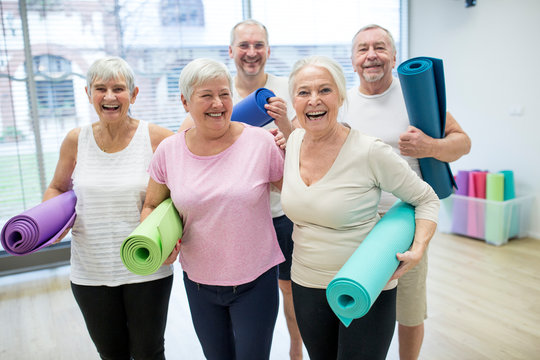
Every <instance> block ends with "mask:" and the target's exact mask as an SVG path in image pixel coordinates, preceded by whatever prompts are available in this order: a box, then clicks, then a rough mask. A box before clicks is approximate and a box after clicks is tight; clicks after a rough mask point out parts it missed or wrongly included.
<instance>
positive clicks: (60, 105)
mask: <svg viewBox="0 0 540 360" xmlns="http://www.w3.org/2000/svg"><path fill="white" fill-rule="evenodd" d="M33 63H34V64H33V65H34V76H35V78H36V93H37V99H38V109H39V117H40V118H48V117H60V118H63V117H67V116H75V114H76V112H75V97H74V95H73V80H72V79H69V78H68V79H66V77H67V76H69V75H70V73H71V63H70V62H69V61H67V60H66V59H64V58H63V57H60V56H53V55H40V56H34V61H33ZM46 125H47V124H46V123H45V127H46Z"/></svg>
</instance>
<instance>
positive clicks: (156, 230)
mask: <svg viewBox="0 0 540 360" xmlns="http://www.w3.org/2000/svg"><path fill="white" fill-rule="evenodd" d="M182 230H183V227H182V220H181V219H180V215H178V211H177V210H176V208H175V207H174V204H173V202H172V200H171V199H170V198H169V199H167V200H165V201H163V202H162V203H161V204H159V205H158V206H157V207H156V208H155V209H154V211H152V213H151V214H150V215H148V217H147V218H146V219H144V221H143V222H142V223H140V224H139V226H137V227H136V228H135V230H133V232H132V233H131V234H130V235H129V236H128V237H127V238H126V239H125V240H124V242H123V243H122V246H121V248H120V257H121V258H122V262H123V263H124V265H125V266H126V268H128V270H129V271H131V272H132V273H134V274H137V275H150V274H153V273H154V272H156V271H157V270H158V269H159V268H160V266H161V265H162V264H163V262H164V261H165V259H167V257H168V256H169V255H170V253H171V251H172V250H173V249H174V246H175V245H176V243H177V242H178V239H180V238H181V237H182Z"/></svg>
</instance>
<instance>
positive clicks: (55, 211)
mask: <svg viewBox="0 0 540 360" xmlns="http://www.w3.org/2000/svg"><path fill="white" fill-rule="evenodd" d="M76 202H77V198H76V197H75V193H74V192H73V191H72V190H71V191H68V192H65V193H63V194H61V195H58V196H56V197H54V198H52V199H49V200H47V201H44V202H42V203H41V204H39V205H36V206H34V207H33V208H31V209H29V210H26V211H25V212H23V213H21V214H20V215H17V216H14V217H12V218H11V219H10V220H8V222H7V223H6V224H5V225H4V227H3V228H2V232H1V234H0V236H1V238H0V240H1V243H2V247H3V248H4V250H6V252H8V253H9V254H11V255H27V254H30V253H33V252H35V251H38V250H40V249H43V248H44V247H46V246H49V245H51V244H52V243H54V242H55V241H56V240H57V239H58V238H59V237H60V235H62V234H63V233H64V231H65V230H66V229H69V228H70V227H72V226H73V223H74V222H75V217H76V215H75V204H76Z"/></svg>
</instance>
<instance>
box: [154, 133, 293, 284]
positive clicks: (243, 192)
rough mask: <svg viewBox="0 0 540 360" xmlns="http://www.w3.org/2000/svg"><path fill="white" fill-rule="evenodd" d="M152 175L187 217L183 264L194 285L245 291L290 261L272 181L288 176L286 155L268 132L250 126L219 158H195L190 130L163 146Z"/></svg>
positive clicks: (164, 143) (183, 238)
mask: <svg viewBox="0 0 540 360" xmlns="http://www.w3.org/2000/svg"><path fill="white" fill-rule="evenodd" d="M149 173H150V176H151V177H152V179H154V180H155V181H156V182H158V183H161V184H165V185H167V187H168V188H169V189H170V191H171V198H172V200H173V202H174V205H175V206H176V208H177V209H178V212H179V213H180V216H181V217H182V221H183V223H184V234H183V236H182V245H181V250H180V263H181V264H182V268H183V270H184V271H185V272H186V273H187V275H188V277H189V278H190V279H191V280H192V281H195V282H198V283H201V284H208V285H221V286H231V285H240V284H245V283H247V282H250V281H253V280H255V279H256V278H257V277H259V276H260V275H261V274H263V273H264V272H266V271H267V270H268V269H270V268H271V267H273V266H275V265H277V264H279V263H281V262H283V261H284V260H285V259H284V257H283V254H282V253H281V250H280V248H279V244H278V242H277V238H276V233H275V231H274V226H273V224H272V215H271V213H270V182H274V181H278V180H279V179H281V178H282V176H283V152H282V151H281V150H280V149H279V148H278V147H277V146H276V144H275V142H274V139H273V137H272V135H271V134H270V133H269V132H268V131H267V130H263V129H260V128H255V127H250V126H246V127H245V128H244V130H243V131H242V134H241V135H240V137H239V138H238V139H237V140H236V141H235V142H234V144H232V145H231V146H230V147H228V148H227V149H225V150H224V151H222V152H221V153H219V154H217V155H212V156H198V155H195V154H193V153H192V152H191V151H189V149H188V147H187V145H186V142H185V131H183V132H181V133H178V134H175V135H173V136H170V137H168V138H166V139H165V140H163V141H162V143H161V144H160V145H159V147H158V148H157V150H156V152H155V153H154V157H153V158H152V162H151V164H150V168H149Z"/></svg>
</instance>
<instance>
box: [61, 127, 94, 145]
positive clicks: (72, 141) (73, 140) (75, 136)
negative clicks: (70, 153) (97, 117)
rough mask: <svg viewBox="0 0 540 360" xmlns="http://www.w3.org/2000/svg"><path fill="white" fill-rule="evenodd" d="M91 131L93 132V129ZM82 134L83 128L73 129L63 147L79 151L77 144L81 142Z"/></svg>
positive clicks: (65, 139)
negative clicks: (80, 136)
mask: <svg viewBox="0 0 540 360" xmlns="http://www.w3.org/2000/svg"><path fill="white" fill-rule="evenodd" d="M90 130H91V128H90ZM80 133H81V128H80V127H78V128H75V129H71V130H70V131H69V132H68V133H67V135H66V137H65V138H64V142H63V143H62V147H67V148H74V149H77V144H78V142H79V135H80Z"/></svg>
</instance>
